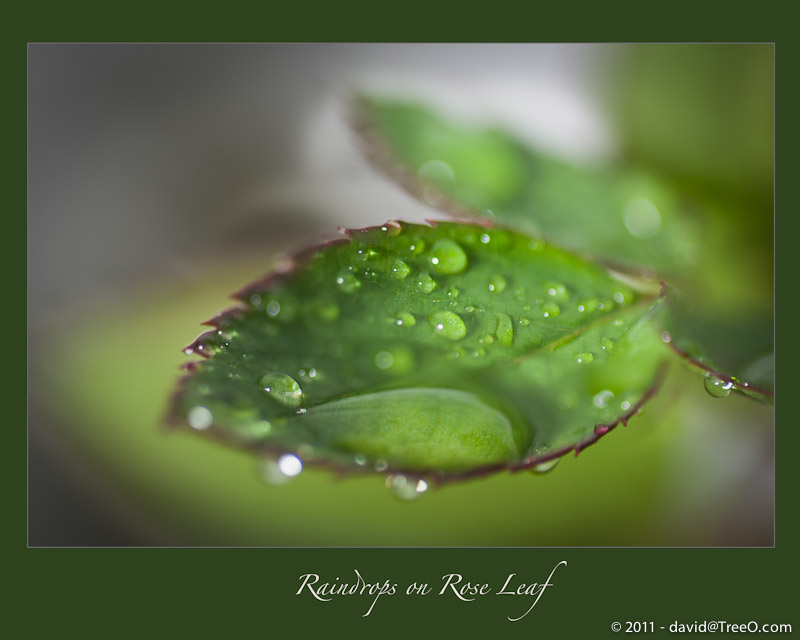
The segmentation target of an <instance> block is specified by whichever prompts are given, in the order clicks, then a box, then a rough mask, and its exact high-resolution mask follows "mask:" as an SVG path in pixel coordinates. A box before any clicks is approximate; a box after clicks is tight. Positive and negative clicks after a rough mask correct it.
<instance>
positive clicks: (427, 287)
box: [417, 271, 436, 293]
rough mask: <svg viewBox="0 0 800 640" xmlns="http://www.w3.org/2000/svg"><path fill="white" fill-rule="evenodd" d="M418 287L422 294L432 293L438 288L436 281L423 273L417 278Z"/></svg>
mask: <svg viewBox="0 0 800 640" xmlns="http://www.w3.org/2000/svg"><path fill="white" fill-rule="evenodd" d="M417 286H418V287H419V290H420V291H422V293H430V292H431V291H433V290H434V289H435V288H436V281H435V280H434V279H433V278H431V276H430V274H429V273H425V272H424V271H423V272H422V273H420V274H419V277H418V278H417Z"/></svg>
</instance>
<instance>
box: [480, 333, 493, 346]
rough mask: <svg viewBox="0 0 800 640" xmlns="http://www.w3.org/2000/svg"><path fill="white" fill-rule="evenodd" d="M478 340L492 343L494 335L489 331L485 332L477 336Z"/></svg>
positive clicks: (483, 342)
mask: <svg viewBox="0 0 800 640" xmlns="http://www.w3.org/2000/svg"><path fill="white" fill-rule="evenodd" d="M478 342H480V343H481V344H492V343H493V342H494V336H493V335H492V334H490V333H486V334H484V335H482V336H481V337H480V338H478Z"/></svg>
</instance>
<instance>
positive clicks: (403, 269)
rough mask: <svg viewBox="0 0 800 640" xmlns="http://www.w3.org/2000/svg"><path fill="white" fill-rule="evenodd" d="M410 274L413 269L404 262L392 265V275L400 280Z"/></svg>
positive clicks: (396, 262) (399, 261)
mask: <svg viewBox="0 0 800 640" xmlns="http://www.w3.org/2000/svg"><path fill="white" fill-rule="evenodd" d="M409 273H411V267H409V266H408V265H407V264H406V263H405V262H403V261H402V260H400V259H398V260H395V261H394V263H393V264H392V275H393V276H394V277H395V278H397V279H398V280H402V279H403V278H405V277H406V276H407V275H408V274H409Z"/></svg>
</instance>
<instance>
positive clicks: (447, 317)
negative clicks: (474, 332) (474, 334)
mask: <svg viewBox="0 0 800 640" xmlns="http://www.w3.org/2000/svg"><path fill="white" fill-rule="evenodd" d="M428 322H429V323H430V325H431V326H432V327H433V328H434V330H435V331H436V333H438V334H439V335H441V336H444V337H445V338H447V339H448V340H461V338H463V337H464V336H465V335H467V326H466V325H465V324H464V321H463V320H462V319H461V317H460V316H459V315H458V314H455V313H453V312H452V311H438V312H437V313H432V314H431V315H429V316H428Z"/></svg>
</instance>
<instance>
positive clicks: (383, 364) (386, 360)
mask: <svg viewBox="0 0 800 640" xmlns="http://www.w3.org/2000/svg"><path fill="white" fill-rule="evenodd" d="M393 362H394V358H393V357H392V354H391V353H389V352H388V351H379V352H378V353H377V355H376V356H375V366H376V367H378V369H388V368H389V367H391V366H392V363H393Z"/></svg>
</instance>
